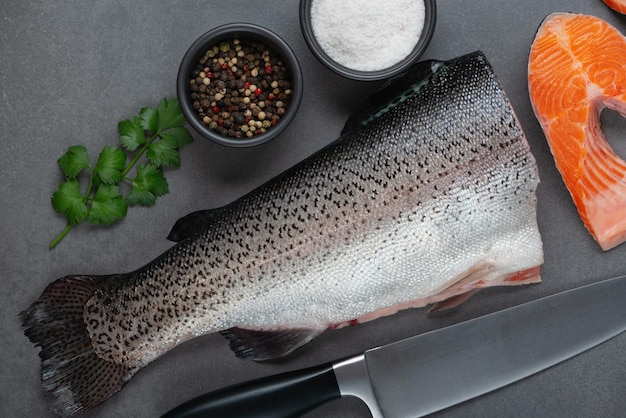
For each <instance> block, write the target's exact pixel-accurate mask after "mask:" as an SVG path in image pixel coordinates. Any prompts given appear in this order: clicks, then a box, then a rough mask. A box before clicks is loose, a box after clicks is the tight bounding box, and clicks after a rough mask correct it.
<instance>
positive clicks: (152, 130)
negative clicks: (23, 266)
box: [50, 98, 193, 249]
mask: <svg viewBox="0 0 626 418" xmlns="http://www.w3.org/2000/svg"><path fill="white" fill-rule="evenodd" d="M184 124H185V118H184V116H183V114H182V112H181V110H180V106H179V104H178V101H177V100H176V99H167V98H165V99H163V100H161V102H160V103H159V104H158V106H157V107H156V108H153V107H145V108H143V109H141V112H140V113H139V115H138V116H134V117H133V118H131V119H126V120H123V121H121V122H120V123H119V124H118V131H119V134H120V137H119V141H120V144H121V146H122V147H121V148H120V147H117V146H106V147H104V148H103V149H102V151H101V152H100V154H99V156H98V159H97V161H96V164H95V165H92V163H91V161H90V159H89V155H88V153H87V148H85V147H84V146H83V145H75V146H72V147H70V148H69V149H68V151H67V152H66V153H65V154H64V155H63V156H62V157H61V158H59V160H58V164H59V167H61V171H63V174H65V180H64V181H63V182H62V183H61V184H60V186H59V188H58V189H57V191H56V192H54V194H53V195H52V206H53V207H54V209H55V210H56V211H57V212H59V213H62V214H63V215H65V217H66V218H67V226H66V227H65V229H64V230H63V232H61V233H60V234H59V235H58V236H57V237H56V238H55V239H54V240H53V241H52V242H51V243H50V249H52V248H54V247H55V246H56V245H57V244H58V243H59V242H60V241H61V240H62V239H63V238H65V236H66V235H67V234H68V233H69V232H70V231H71V230H72V228H73V227H74V226H76V225H78V224H80V223H82V222H85V221H87V222H88V223H90V224H92V225H111V224H113V223H115V221H117V220H119V219H122V218H123V217H125V216H126V212H127V210H128V207H129V206H134V205H141V206H151V205H154V203H155V202H156V199H157V197H159V196H163V195H164V194H167V193H168V192H169V187H168V184H167V180H165V176H164V175H163V170H162V169H163V167H166V166H171V167H178V166H180V154H179V148H180V147H182V146H184V145H186V144H188V143H190V142H192V140H193V138H192V136H191V134H190V133H189V131H188V130H187V129H186V128H185V127H184ZM128 158H130V161H129V162H127V160H128ZM84 172H86V175H82V176H81V173H84ZM81 181H82V182H83V183H84V182H85V181H86V183H87V185H86V186H85V185H84V184H81ZM121 183H124V184H128V185H129V186H130V187H126V189H127V190H126V191H125V195H123V194H122V190H121V189H120V184H121ZM81 186H82V187H81Z"/></svg>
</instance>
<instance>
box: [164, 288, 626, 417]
mask: <svg viewBox="0 0 626 418" xmlns="http://www.w3.org/2000/svg"><path fill="white" fill-rule="evenodd" d="M625 300H626V276H623V277H618V278H615V279H611V280H606V281H603V282H599V283H595V284H591V285H587V286H583V287H579V288H576V289H573V290H569V291H566V292H562V293H559V294H556V295H553V296H548V297H545V298H542V299H538V300H536V301H533V302H529V303H525V304H522V305H519V306H515V307H512V308H509V309H505V310H503V311H499V312H495V313H492V314H489V315H486V316H483V317H479V318H476V319H472V320H470V321H466V322H462V323H459V324H456V325H452V326H449V327H446V328H442V329H439V330H435V331H431V332H428V333H425V334H422V335H418V336H415V337H412V338H408V339H406V340H403V341H399V342H396V343H393V344H389V345H386V346H382V347H378V348H373V349H371V350H367V351H366V352H365V353H363V354H361V355H358V356H355V357H352V358H348V359H346V360H342V361H337V362H334V363H328V364H323V365H321V366H317V367H312V368H308V369H303V370H296V371H292V372H288V373H284V374H279V375H275V376H270V377H266V378H262V379H259V380H255V381H251V382H246V383H242V384H239V385H235V386H231V387H228V388H225V389H222V390H218V391H216V392H211V393H208V394H206V395H203V396H200V397H198V398H195V399H192V400H190V401H188V402H186V403H184V404H182V405H180V406H178V407H177V408H175V409H173V410H171V411H170V412H168V413H166V414H165V415H164V416H163V418H192V417H193V418H199V417H227V416H228V417H273V418H277V417H295V416H299V415H301V414H304V413H305V412H307V411H310V410H312V409H314V408H316V407H318V406H320V405H321V404H323V403H325V402H328V401H330V400H333V399H337V398H340V397H342V396H357V397H359V398H361V399H362V400H364V401H365V403H366V404H367V406H368V407H369V409H370V411H371V412H372V415H373V417H374V418H378V417H386V418H389V417H392V418H398V417H420V416H423V415H427V414H429V413H432V412H435V411H438V410H441V409H443V408H446V407H449V406H452V405H455V404H457V403H460V402H463V401H465V400H468V399H471V398H474V397H476V396H479V395H482V394H485V393H487V392H490V391H492V390H495V389H498V388H500V387H503V386H505V385H508V384H510V383H513V382H515V381H517V380H520V379H523V378H525V377H527V376H530V375H532V374H533V373H537V372H539V371H541V370H543V369H546V368H548V367H550V366H553V365H555V364H557V363H559V362H561V361H563V360H566V359H568V358H570V357H572V356H574V355H576V354H579V353H581V352H583V351H585V350H587V349H589V348H592V347H593V346H595V345H598V344H600V343H602V342H603V341H606V340H608V339H610V338H612V337H614V336H616V335H618V334H620V333H622V332H623V331H625V330H626V303H625V302H624V301H625Z"/></svg>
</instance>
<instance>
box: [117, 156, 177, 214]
mask: <svg viewBox="0 0 626 418" xmlns="http://www.w3.org/2000/svg"><path fill="white" fill-rule="evenodd" d="M168 192H169V187H168V184H167V180H165V177H164V176H163V172H162V171H161V170H159V169H158V168H157V167H155V166H154V165H152V164H146V165H141V166H138V167H137V177H136V178H135V180H133V181H132V189H131V191H130V193H128V195H126V202H127V203H128V204H129V205H131V206H132V205H137V204H139V205H142V206H152V205H154V203H155V202H156V198H157V197H158V196H163V195H165V194H167V193H168Z"/></svg>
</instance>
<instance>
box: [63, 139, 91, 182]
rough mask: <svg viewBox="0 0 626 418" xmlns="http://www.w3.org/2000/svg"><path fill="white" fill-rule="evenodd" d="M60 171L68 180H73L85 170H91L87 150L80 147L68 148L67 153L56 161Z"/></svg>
mask: <svg viewBox="0 0 626 418" xmlns="http://www.w3.org/2000/svg"><path fill="white" fill-rule="evenodd" d="M57 162H58V163H59V166H60V167H61V171H63V174H65V175H66V176H67V177H69V178H75V177H76V176H78V175H79V174H80V172H81V171H83V170H84V169H86V168H91V165H90V164H89V156H88V155H87V148H85V147H84V146H82V145H75V146H73V147H70V148H69V149H68V150H67V152H66V153H65V154H64V155H63V156H62V157H61V158H59V159H58V160H57Z"/></svg>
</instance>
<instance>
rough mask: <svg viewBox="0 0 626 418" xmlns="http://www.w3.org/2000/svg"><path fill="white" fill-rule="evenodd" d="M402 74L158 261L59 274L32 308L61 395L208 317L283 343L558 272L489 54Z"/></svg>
mask: <svg viewBox="0 0 626 418" xmlns="http://www.w3.org/2000/svg"><path fill="white" fill-rule="evenodd" d="M387 84H388V85H387V86H386V88H384V89H382V90H380V91H379V92H377V93H375V94H374V96H372V98H371V99H370V100H369V101H368V102H367V103H366V104H365V105H364V108H363V109H362V110H361V111H359V112H356V113H355V114H354V115H353V116H352V117H351V118H350V119H349V120H348V122H347V124H346V127H345V129H344V132H343V133H342V135H341V137H340V138H339V139H338V140H337V141H335V142H334V143H332V144H331V145H329V146H328V147H326V148H323V149H322V150H320V151H319V152H317V153H315V154H314V155H312V156H311V157H309V158H307V159H305V160H304V161H302V162H301V163H299V164H297V165H296V166H295V167H293V168H291V169H289V170H287V171H286V172H285V173H283V174H281V175H279V176H278V177H276V178H274V179H272V180H270V181H269V182H267V183H266V184H264V185H262V186H260V187H259V188H257V189H256V190H254V191H252V192H250V193H249V194H247V195H245V196H243V197H241V198H239V199H238V200H236V201H234V202H232V203H230V204H228V205H227V206H225V207H223V208H219V209H215V210H211V211H201V212H196V213H194V214H191V215H188V216H187V217H184V218H182V219H180V220H179V221H178V222H177V224H176V225H175V227H174V228H173V230H172V233H171V234H170V238H171V239H172V240H174V241H179V242H178V243H177V244H175V245H174V246H173V247H172V248H171V249H169V250H168V251H166V252H165V253H163V254H162V255H161V256H159V257H158V258H156V259H155V260H153V261H152V262H150V263H148V264H146V265H145V266H144V267H141V268H139V269H138V270H135V271H132V272H130V273H125V274H115V275H108V276H86V275H82V276H80V275H78V276H67V277H63V278H61V279H58V280H57V281H55V282H53V283H52V284H50V285H49V286H48V287H47V288H46V289H45V291H44V292H43V294H42V295H41V297H40V298H39V299H38V300H37V301H36V302H35V303H33V304H32V306H31V307H30V308H28V309H27V310H26V311H24V312H22V314H21V319H22V323H23V326H24V329H25V334H26V335H27V336H28V338H30V340H31V341H32V342H33V343H34V344H36V345H38V346H40V347H41V351H40V357H41V359H42V368H41V378H42V382H43V387H44V390H45V392H46V396H47V399H48V400H49V403H50V408H51V409H52V411H54V412H55V413H57V414H59V415H62V416H68V415H71V414H73V413H76V412H78V411H81V410H83V409H87V408H91V407H93V406H95V405H97V404H99V403H101V402H102V401H104V400H105V399H106V398H108V397H109V396H111V395H112V394H114V393H115V392H117V391H118V390H120V389H121V388H122V386H123V385H124V384H125V383H126V382H127V381H128V380H129V379H130V378H131V377H132V376H133V375H134V374H135V373H137V372H138V371H139V370H140V369H141V368H143V367H144V366H146V365H147V364H148V363H150V362H151V361H153V360H155V359H156V358H157V357H159V356H161V355H162V354H164V353H165V352H167V351H168V350H171V349H172V348H173V347H175V346H177V345H178V344H180V343H182V342H184V341H187V340H189V339H191V338H194V337H197V336H200V335H204V334H207V333H213V332H220V333H222V334H223V335H225V336H226V337H227V338H228V339H229V341H230V346H231V348H232V349H233V350H234V351H235V353H236V354H237V355H238V356H240V357H242V358H250V359H255V360H264V359H272V358H276V357H280V356H284V355H287V354H289V353H291V352H292V351H294V350H295V349H296V348H298V347H300V346H302V345H303V344H306V343H307V342H309V341H311V340H312V339H313V338H314V337H315V336H317V335H319V334H320V333H322V332H324V330H326V329H328V328H338V327H341V326H344V325H346V324H354V323H359V322H364V321H369V320H372V319H375V318H377V317H380V316H382V315H390V314H393V313H395V312H396V311H398V310H400V309H406V308H417V307H423V306H426V305H429V304H439V306H442V307H446V306H451V305H454V304H457V303H460V302H461V301H463V300H464V299H466V298H467V297H468V295H470V294H472V292H475V291H476V290H477V289H481V288H485V287H489V286H500V285H516V284H524V283H534V282H538V281H540V280H541V279H540V265H541V264H542V263H543V248H542V242H541V237H540V234H539V231H538V228H537V222H536V195H535V191H536V188H537V184H538V182H539V177H538V172H537V166H536V162H535V159H534V158H533V156H532V154H531V152H530V148H529V144H528V142H527V140H526V137H525V135H524V133H523V131H522V128H521V126H520V124H519V121H518V119H517V117H516V115H515V113H514V111H513V109H512V107H511V104H510V102H509V100H508V99H507V97H506V95H505V93H504V91H503V88H502V86H501V85H500V83H499V82H498V80H497V78H496V76H495V74H494V72H493V69H492V67H491V65H490V64H489V62H488V61H487V59H486V57H485V56H484V55H483V54H482V53H481V52H474V53H471V54H468V55H465V56H462V57H458V58H455V59H452V60H450V61H445V62H442V61H425V62H422V63H420V64H416V66H414V67H413V68H412V69H411V70H410V71H408V72H407V73H406V74H405V75H404V76H403V77H399V78H396V79H393V80H391V81H390V82H389V83H387ZM354 332H358V331H354Z"/></svg>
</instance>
